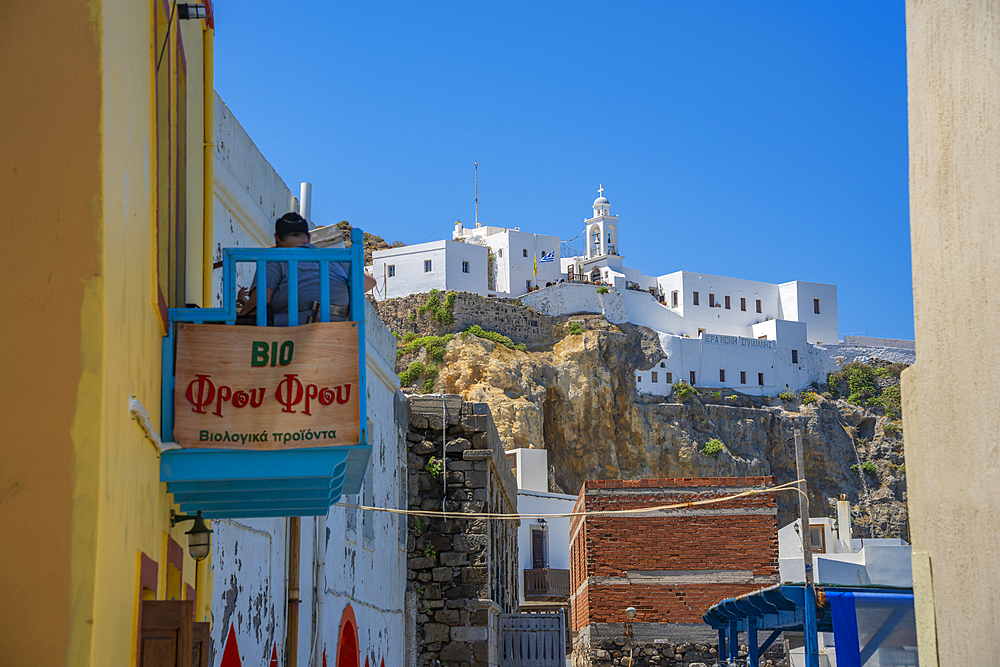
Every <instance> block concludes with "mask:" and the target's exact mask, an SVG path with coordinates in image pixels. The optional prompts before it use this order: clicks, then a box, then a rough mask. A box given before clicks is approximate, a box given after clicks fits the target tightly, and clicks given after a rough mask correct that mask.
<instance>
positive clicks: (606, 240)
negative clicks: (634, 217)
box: [585, 184, 619, 259]
mask: <svg viewBox="0 0 1000 667" xmlns="http://www.w3.org/2000/svg"><path fill="white" fill-rule="evenodd" d="M597 194H598V195H599V196H598V197H597V199H595V200H594V217H592V218H588V219H587V220H586V223H585V224H586V225H587V254H586V258H587V259H595V258H597V257H602V256H605V255H618V254H619V252H618V216H617V215H611V202H609V201H608V200H607V199H606V198H605V197H604V185H603V184H602V185H601V186H600V187H599V188H597Z"/></svg>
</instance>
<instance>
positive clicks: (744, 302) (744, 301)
mask: <svg viewBox="0 0 1000 667" xmlns="http://www.w3.org/2000/svg"><path fill="white" fill-rule="evenodd" d="M746 309H747V299H746V297H743V296H741V297H740V310H742V311H743V312H746Z"/></svg>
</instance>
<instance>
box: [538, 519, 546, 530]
mask: <svg viewBox="0 0 1000 667" xmlns="http://www.w3.org/2000/svg"><path fill="white" fill-rule="evenodd" d="M547 523H548V521H546V520H545V519H539V520H538V525H539V526H541V527H542V528H545V524H547Z"/></svg>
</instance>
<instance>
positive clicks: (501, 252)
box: [497, 248, 503, 257]
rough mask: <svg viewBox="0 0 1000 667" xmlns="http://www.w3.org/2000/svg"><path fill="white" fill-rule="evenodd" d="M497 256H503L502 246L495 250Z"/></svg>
mask: <svg viewBox="0 0 1000 667" xmlns="http://www.w3.org/2000/svg"><path fill="white" fill-rule="evenodd" d="M497 257H503V248H499V249H498V250H497Z"/></svg>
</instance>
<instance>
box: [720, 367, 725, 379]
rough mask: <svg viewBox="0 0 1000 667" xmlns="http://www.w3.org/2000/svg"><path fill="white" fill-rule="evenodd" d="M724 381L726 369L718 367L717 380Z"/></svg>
mask: <svg viewBox="0 0 1000 667" xmlns="http://www.w3.org/2000/svg"><path fill="white" fill-rule="evenodd" d="M725 381H726V371H725V370H724V369H722V368H720V369H719V382H725Z"/></svg>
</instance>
